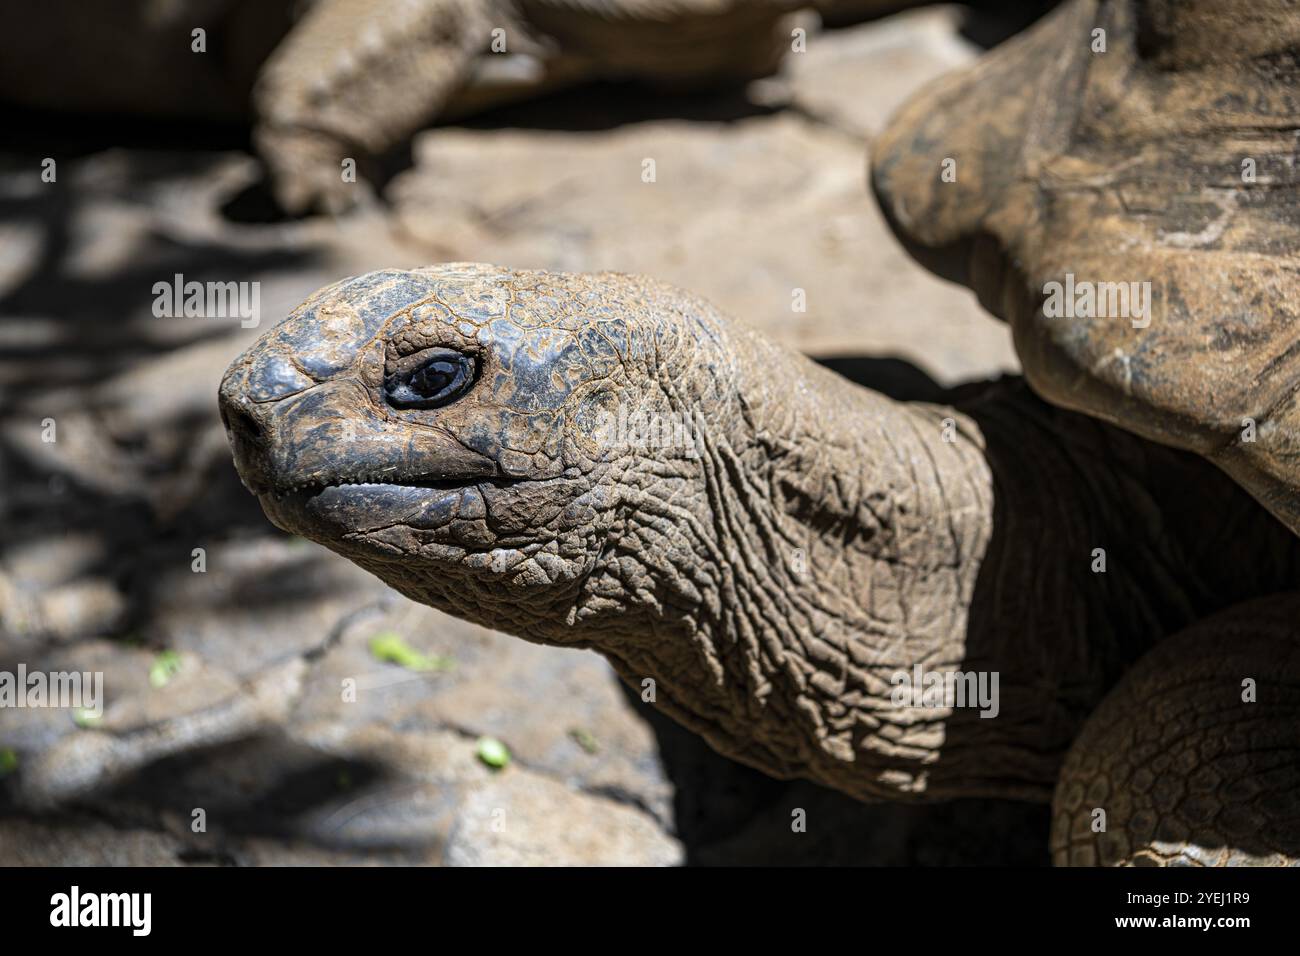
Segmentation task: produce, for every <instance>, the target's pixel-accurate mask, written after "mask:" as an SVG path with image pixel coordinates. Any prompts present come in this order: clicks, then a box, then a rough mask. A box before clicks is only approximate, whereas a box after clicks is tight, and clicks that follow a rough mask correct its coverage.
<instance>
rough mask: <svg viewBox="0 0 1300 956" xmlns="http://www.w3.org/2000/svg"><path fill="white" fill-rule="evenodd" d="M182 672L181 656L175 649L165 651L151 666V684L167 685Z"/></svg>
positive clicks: (154, 685)
mask: <svg viewBox="0 0 1300 956" xmlns="http://www.w3.org/2000/svg"><path fill="white" fill-rule="evenodd" d="M180 672H181V656H180V655H179V654H177V653H176V652H175V651H163V652H162V653H161V654H159V655H158V656H157V657H155V658H154V659H153V663H152V664H151V665H150V666H149V685H150V686H151V687H155V688H157V687H166V686H167V685H168V684H169V683H171V679H172V678H173V677H175V676H176V675H177V674H179V673H180Z"/></svg>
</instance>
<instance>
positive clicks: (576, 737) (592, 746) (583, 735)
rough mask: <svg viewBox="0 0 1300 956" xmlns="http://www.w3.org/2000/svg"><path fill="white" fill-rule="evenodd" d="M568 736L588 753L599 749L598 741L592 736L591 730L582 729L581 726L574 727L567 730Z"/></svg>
mask: <svg viewBox="0 0 1300 956" xmlns="http://www.w3.org/2000/svg"><path fill="white" fill-rule="evenodd" d="M569 736H570V737H572V738H573V742H574V743H576V744H577V745H578V746H579V747H581V748H582V749H583V750H585V751H587V753H589V754H594V753H596V752H597V751H599V750H600V742H599V741H597V740H596V738H595V737H594V736H592V734H591V732H590V731H588V730H584V729H583V728H582V727H574V728H572V729H571V730H570V731H569Z"/></svg>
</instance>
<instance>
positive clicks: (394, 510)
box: [258, 475, 530, 545]
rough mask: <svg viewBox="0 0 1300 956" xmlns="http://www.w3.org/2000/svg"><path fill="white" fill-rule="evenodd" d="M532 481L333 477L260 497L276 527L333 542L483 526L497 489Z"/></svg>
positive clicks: (283, 488) (521, 479)
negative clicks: (394, 531) (386, 532)
mask: <svg viewBox="0 0 1300 956" xmlns="http://www.w3.org/2000/svg"><path fill="white" fill-rule="evenodd" d="M529 480H530V479H524V478H501V477H485V476H465V477H463V478H442V477H439V478H427V477H416V476H413V477H401V478H398V477H382V478H380V477H378V476H373V475H367V476H358V477H355V478H343V477H339V478H334V477H330V478H323V479H320V480H313V481H307V482H299V483H297V484H286V485H281V486H279V487H277V488H275V489H272V490H269V491H265V492H263V493H262V494H260V495H258V500H259V501H260V502H261V505H262V510H263V511H264V512H266V516H267V517H268V518H270V519H271V521H272V523H274V524H275V525H276V526H277V527H279V528H281V529H283V530H285V531H288V532H289V533H290V534H297V535H302V536H303V537H306V538H311V539H312V540H315V541H319V542H321V543H322V544H326V545H328V544H330V543H331V542H334V541H338V540H341V539H343V538H347V537H351V536H355V535H358V534H367V533H369V532H373V531H377V530H379V529H383V528H391V527H396V526H399V525H400V526H405V527H407V528H410V529H413V530H417V531H422V532H429V533H439V534H442V533H453V532H452V531H451V529H453V528H457V527H464V526H465V524H466V522H469V523H471V524H474V525H479V524H481V523H482V520H483V519H484V518H485V517H486V512H487V505H486V499H487V498H488V497H489V496H490V495H491V494H492V493H493V492H494V491H496V490H499V489H506V488H511V487H514V486H516V485H520V484H523V483H525V482H527V481H529ZM453 534H454V533H453ZM456 536H458V535H456Z"/></svg>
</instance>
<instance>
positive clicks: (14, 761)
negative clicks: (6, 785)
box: [0, 747, 18, 777]
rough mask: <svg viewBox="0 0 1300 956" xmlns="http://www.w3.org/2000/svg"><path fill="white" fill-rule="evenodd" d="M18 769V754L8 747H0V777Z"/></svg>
mask: <svg viewBox="0 0 1300 956" xmlns="http://www.w3.org/2000/svg"><path fill="white" fill-rule="evenodd" d="M17 769H18V754H16V753H15V752H14V751H13V750H11V749H10V748H9V747H0V777H7V776H9V774H11V773H13V772H14V771H15V770H17Z"/></svg>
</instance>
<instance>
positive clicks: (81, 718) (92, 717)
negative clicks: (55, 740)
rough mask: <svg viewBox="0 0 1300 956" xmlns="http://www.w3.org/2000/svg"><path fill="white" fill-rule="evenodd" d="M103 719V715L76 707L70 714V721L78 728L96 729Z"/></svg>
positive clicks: (85, 708)
mask: <svg viewBox="0 0 1300 956" xmlns="http://www.w3.org/2000/svg"><path fill="white" fill-rule="evenodd" d="M103 719H104V715H103V714H97V713H95V712H94V711H93V710H91V709H90V708H89V707H78V708H77V709H76V710H74V711H73V712H72V721H73V723H75V724H76V725H77V726H78V727H96V726H98V725H99V722H100V721H101V720H103Z"/></svg>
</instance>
